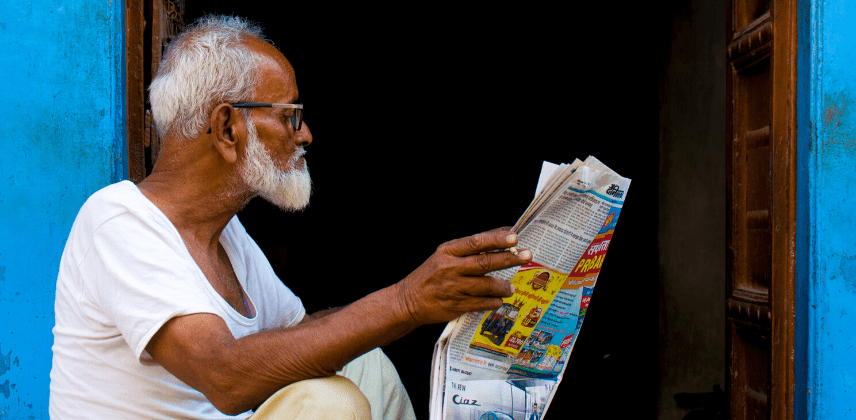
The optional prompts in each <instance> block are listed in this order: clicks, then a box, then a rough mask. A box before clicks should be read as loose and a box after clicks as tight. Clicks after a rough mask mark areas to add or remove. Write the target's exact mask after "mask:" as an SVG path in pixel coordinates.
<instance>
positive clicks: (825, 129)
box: [794, 0, 856, 420]
mask: <svg viewBox="0 0 856 420" xmlns="http://www.w3.org/2000/svg"><path fill="white" fill-rule="evenodd" d="M798 10H799V37H798V39H799V55H798V75H799V76H798V86H799V88H798V96H797V98H798V99H797V101H798V102H797V103H798V105H797V116H798V124H797V126H798V127H799V128H798V141H797V143H798V146H797V161H798V164H797V167H798V172H797V256H796V257H797V258H796V261H797V292H798V293H797V296H806V297H807V299H806V302H804V303H803V302H797V305H796V310H797V325H796V328H797V332H796V337H795V357H796V360H795V369H796V382H795V388H794V418H795V419H799V420H802V419H812V420H814V419H817V420H820V419H847V418H854V417H856V414H854V412H853V411H851V410H852V406H853V400H854V398H853V395H854V393H856V358H854V357H853V352H854V351H856V350H854V349H856V331H854V330H853V328H852V326H853V325H854V324H856V307H854V306H853V305H852V302H853V301H854V299H856V271H854V270H856V241H854V240H853V237H854V234H856V214H854V212H853V210H852V209H853V208H854V206H856V196H854V194H856V170H854V168H856V134H854V133H856V131H854V130H856V109H854V98H856V95H854V93H856V67H854V66H853V63H854V62H856V28H854V26H853V25H852V18H848V16H853V15H854V14H856V4H854V3H853V2H848V1H845V0H800V2H799V9H798Z"/></svg>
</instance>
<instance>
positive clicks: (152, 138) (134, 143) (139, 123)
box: [125, 0, 184, 182]
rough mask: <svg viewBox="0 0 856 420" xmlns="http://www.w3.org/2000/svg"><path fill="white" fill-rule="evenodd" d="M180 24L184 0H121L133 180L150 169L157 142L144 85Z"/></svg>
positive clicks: (154, 70)
mask: <svg viewBox="0 0 856 420" xmlns="http://www.w3.org/2000/svg"><path fill="white" fill-rule="evenodd" d="M183 28H184V0H126V1H125V36H126V76H125V77H126V81H127V87H128V90H127V110H128V120H127V123H128V179H130V180H131V181H134V182H140V181H142V180H143V178H145V177H146V176H147V175H148V174H149V173H151V171H152V166H153V165H154V162H155V160H157V156H158V151H159V146H160V139H159V138H158V135H157V133H156V132H155V129H154V124H153V122H152V117H151V109H150V107H149V95H148V86H149V84H150V83H151V81H152V78H153V77H154V76H155V75H157V71H158V65H159V64H160V61H161V58H162V57H163V54H164V52H165V51H166V47H167V45H169V42H170V41H172V39H173V38H174V37H175V36H177V35H178V34H179V33H180V32H181V30H182V29H183Z"/></svg>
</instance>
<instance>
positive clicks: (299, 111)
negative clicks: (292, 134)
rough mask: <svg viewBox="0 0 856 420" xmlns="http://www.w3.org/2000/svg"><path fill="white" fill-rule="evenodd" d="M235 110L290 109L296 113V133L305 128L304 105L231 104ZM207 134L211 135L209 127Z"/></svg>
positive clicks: (293, 119)
mask: <svg viewBox="0 0 856 420" xmlns="http://www.w3.org/2000/svg"><path fill="white" fill-rule="evenodd" d="M229 105H232V106H233V107H235V108H288V109H293V110H294V113H293V114H291V126H292V127H294V131H300V129H301V128H302V127H303V104H269V103H256V102H240V103H237V104H229ZM206 134H211V127H208V132H207V133H206Z"/></svg>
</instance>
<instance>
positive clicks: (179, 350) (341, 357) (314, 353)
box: [146, 231, 531, 414]
mask: <svg viewBox="0 0 856 420" xmlns="http://www.w3.org/2000/svg"><path fill="white" fill-rule="evenodd" d="M516 244H517V237H516V235H513V234H509V232H496V231H495V232H487V233H482V234H478V235H474V236H470V237H467V238H462V239H458V240H454V241H450V242H447V243H445V244H443V245H441V246H440V247H439V248H438V249H437V251H436V252H435V253H434V254H433V255H432V256H431V257H430V258H429V259H428V260H427V261H425V262H424V263H423V264H422V265H421V266H420V267H419V268H417V269H416V270H415V271H414V272H413V273H411V274H410V275H408V276H407V277H406V278H405V279H404V280H402V281H400V282H398V283H396V284H394V285H392V286H390V287H387V288H385V289H382V290H379V291H377V292H374V293H372V294H370V295H368V296H366V297H364V298H362V299H360V300H358V301H356V302H354V303H352V304H350V305H347V306H345V307H342V308H341V309H338V310H336V311H335V312H333V313H328V314H325V316H323V317H317V318H316V317H314V316H309V317H307V318H304V320H303V321H302V322H301V323H300V324H299V325H297V326H294V327H292V328H285V329H280V330H274V331H266V332H262V333H258V334H252V335H249V336H247V337H243V338H240V339H237V340H236V339H235V338H234V337H233V336H232V334H231V332H230V331H229V329H228V327H227V326H226V324H225V322H224V321H223V320H222V319H221V318H220V317H218V316H216V315H213V314H193V315H186V316H181V317H176V318H173V319H171V320H170V321H169V322H167V323H166V324H164V326H163V327H162V328H161V329H160V330H159V331H158V332H157V334H155V335H154V337H152V339H151V341H149V344H148V345H147V346H146V350H147V351H148V352H149V354H150V355H151V356H152V357H153V358H154V359H155V361H157V362H158V363H159V364H161V366H163V367H164V368H165V369H166V370H167V371H169V372H170V373H172V374H173V375H175V376H176V377H178V378H179V379H181V380H182V381H184V382H185V383H187V384H188V385H190V386H192V387H194V388H195V389H197V390H199V391H200V392H202V393H203V394H205V396H206V397H207V398H208V400H209V401H211V403H212V404H214V406H215V407H217V409H218V410H220V411H222V412H224V413H226V414H238V413H242V412H244V411H247V410H249V409H251V408H252V407H255V406H257V405H258V404H260V403H261V402H263V401H264V400H265V399H267V398H268V397H269V396H270V395H272V394H273V393H274V392H276V391H278V390H279V389H280V388H282V387H283V386H285V385H288V384H290V383H293V382H296V381H299V380H303V379H308V378H314V377H321V376H331V375H334V374H335V372H336V371H337V370H340V369H341V368H342V367H343V366H344V365H345V364H347V363H348V362H350V361H351V360H353V359H355V358H357V357H358V356H360V355H361V354H363V353H365V352H367V351H369V350H371V349H373V348H375V347H378V346H383V345H386V344H388V343H390V342H392V341H395V340H396V339H398V338H400V337H402V336H404V335H405V334H407V333H409V332H411V331H413V330H414V329H415V328H417V327H419V326H420V325H424V324H431V323H438V322H445V321H449V320H451V319H454V318H456V317H457V316H459V315H460V314H462V313H465V312H472V311H486V310H493V309H496V308H499V307H500V306H501V304H502V299H501V298H502V297H507V296H511V294H512V293H513V288H512V287H511V285H510V284H508V283H507V282H504V281H500V280H497V279H494V278H491V277H488V276H485V274H486V273H489V272H491V271H495V270H500V269H504V268H508V267H513V266H515V265H520V264H523V263H526V262H528V261H529V260H531V254H530V253H528V252H521V253H520V254H519V255H518V256H515V255H512V254H511V253H510V252H486V251H493V250H497V249H504V248H507V247H510V246H514V245H516ZM369 257H370V256H369ZM307 319H310V320H312V322H306V321H307Z"/></svg>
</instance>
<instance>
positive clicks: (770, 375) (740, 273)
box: [726, 0, 797, 419]
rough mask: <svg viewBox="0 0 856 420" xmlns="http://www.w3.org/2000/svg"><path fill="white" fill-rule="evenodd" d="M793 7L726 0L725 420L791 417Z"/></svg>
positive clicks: (765, 0)
mask: <svg viewBox="0 0 856 420" xmlns="http://www.w3.org/2000/svg"><path fill="white" fill-rule="evenodd" d="M796 4H797V2H796V0H730V1H729V2H728V9H727V10H728V17H727V20H726V21H727V31H726V32H727V41H726V42H727V51H726V54H727V64H726V73H727V76H726V77H727V81H726V91H727V93H726V95H727V96H726V98H727V100H726V103H727V104H726V115H727V129H726V133H727V140H726V144H727V146H726V147H727V156H728V160H727V163H726V165H727V167H726V173H727V176H728V179H727V181H726V182H727V183H726V185H727V189H728V193H727V196H728V206H727V218H728V232H727V239H726V240H727V246H728V258H727V264H728V267H727V275H728V281H727V285H726V323H727V325H726V337H727V344H726V345H727V351H726V355H727V358H728V360H727V363H728V394H729V405H730V418H732V419H792V418H793V390H794V360H793V349H794V291H795V287H794V285H795V276H794V238H795V237H794V233H795V214H796V210H795V209H796V207H795V203H796V172H795V170H796V108H795V99H796V57H797V54H796V53H797V50H796V45H797V42H796V41H797V40H796V36H797V26H796V21H797V19H796V16H797V10H796Z"/></svg>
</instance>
